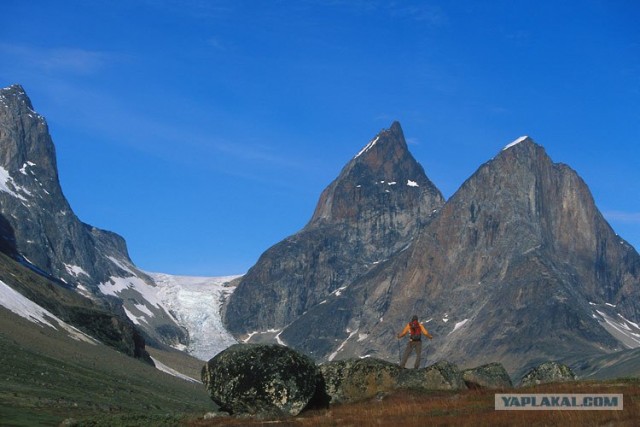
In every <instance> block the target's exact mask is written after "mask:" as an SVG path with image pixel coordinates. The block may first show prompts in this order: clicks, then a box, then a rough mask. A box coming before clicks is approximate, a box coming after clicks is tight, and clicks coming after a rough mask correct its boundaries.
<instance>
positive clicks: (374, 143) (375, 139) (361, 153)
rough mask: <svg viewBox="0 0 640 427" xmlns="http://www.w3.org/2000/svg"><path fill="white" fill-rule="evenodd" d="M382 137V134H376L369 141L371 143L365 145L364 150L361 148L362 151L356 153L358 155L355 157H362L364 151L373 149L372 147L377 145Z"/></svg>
mask: <svg viewBox="0 0 640 427" xmlns="http://www.w3.org/2000/svg"><path fill="white" fill-rule="evenodd" d="M379 139H380V136H376V137H375V138H373V139H372V140H371V141H369V143H368V144H367V145H365V146H364V148H363V149H362V150H360V152H359V153H358V154H356V156H355V157H354V159H357V158H358V157H360V156H361V155H363V154H364V153H366V152H367V151H369V150H371V148H372V147H373V146H374V145H376V143H377V142H378V140H379Z"/></svg>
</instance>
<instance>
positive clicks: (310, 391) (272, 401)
mask: <svg viewBox="0 0 640 427" xmlns="http://www.w3.org/2000/svg"><path fill="white" fill-rule="evenodd" d="M317 381H318V371H317V367H316V365H315V364H314V362H313V361H312V360H311V359H310V358H308V357H306V356H304V355H302V354H300V353H298V352H296V351H294V350H291V349H289V348H287V347H284V346H281V345H273V344H272V345H264V344H235V345H233V346H231V347H229V348H228V349H226V350H224V351H223V352H221V353H219V354H218V355H216V356H215V357H214V358H213V359H211V360H209V361H208V362H207V363H206V364H205V366H204V367H203V368H202V382H203V383H204V385H205V387H206V388H207V391H208V392H209V395H210V396H211V399H212V400H213V401H214V402H215V403H217V404H218V405H219V406H220V408H221V409H222V410H224V411H227V412H229V413H231V414H233V415H238V414H250V415H258V416H273V415H275V416H279V415H292V416H295V415H298V414H299V413H300V411H302V410H303V409H304V408H305V407H306V406H307V404H308V403H309V402H310V401H311V399H312V398H313V397H314V394H315V392H316V384H317Z"/></svg>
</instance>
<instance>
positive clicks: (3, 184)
mask: <svg viewBox="0 0 640 427" xmlns="http://www.w3.org/2000/svg"><path fill="white" fill-rule="evenodd" d="M9 185H10V186H9ZM11 187H13V188H11ZM0 191H2V192H5V193H8V194H10V195H12V196H13V197H15V198H17V199H20V200H22V201H23V202H26V201H27V199H26V198H24V196H22V195H20V194H18V193H16V191H22V192H23V193H26V194H27V195H31V193H29V192H28V191H27V190H25V189H24V188H22V187H20V186H18V185H16V183H15V182H13V178H12V177H11V175H9V171H8V170H6V169H5V168H3V167H2V166H0Z"/></svg>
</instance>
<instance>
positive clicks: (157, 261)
mask: <svg viewBox="0 0 640 427" xmlns="http://www.w3.org/2000/svg"><path fill="white" fill-rule="evenodd" d="M0 9H1V10H2V23H1V24H0V86H2V87H4V86H8V85H10V84H13V83H20V84H22V85H23V86H24V87H25V89H26V91H27V94H28V95H29V96H30V97H31V100H32V102H33V104H34V107H35V109H36V110H37V111H38V112H39V113H41V114H43V115H44V116H45V117H46V118H47V120H48V123H49V128H50V131H51V134H52V137H53V139H54V142H55V144H56V149H57V156H58V166H59V171H60V179H61V183H62V188H63V190H64V193H65V195H66V196H67V198H68V199H69V202H70V203H71V206H72V208H73V209H74V210H75V212H76V213H77V214H78V216H79V217H80V219H81V220H83V221H84V222H86V223H89V224H91V225H94V226H97V227H100V228H104V229H107V230H111V231H115V232H117V233H119V234H121V235H122V236H123V237H125V239H126V240H127V242H128V246H129V252H130V255H131V257H132V259H133V260H134V262H135V263H136V264H137V265H138V266H139V267H141V268H143V269H145V270H147V271H154V272H165V273H172V274H188V275H227V274H236V273H243V272H245V271H246V270H247V269H248V268H250V267H251V266H252V265H253V264H254V263H255V262H256V260H257V259H258V257H259V256H260V254H261V253H262V252H264V251H265V250H266V249H267V248H268V247H269V246H271V245H273V244H274V243H276V242H278V241H280V240H282V239H283V238H285V237H286V236H288V235H290V234H293V233H295V232H296V231H298V230H300V229H301V228H302V227H303V226H304V225H305V224H306V222H307V221H308V220H309V219H310V217H311V215H312V213H313V209H314V207H315V204H316V202H317V200H318V197H319V195H320V193H321V191H322V190H323V189H324V188H325V187H326V186H327V185H328V184H329V183H330V182H331V181H332V180H333V179H334V178H335V177H337V175H338V174H339V172H340V170H341V168H342V167H343V166H344V165H345V164H346V163H347V162H348V161H349V160H350V159H351V158H352V157H353V156H354V155H355V154H356V153H357V152H358V151H359V150H360V149H361V148H362V147H363V146H364V145H365V144H366V143H367V142H368V141H369V140H370V139H371V138H372V137H374V136H375V134H377V133H378V132H379V131H380V130H381V129H383V128H388V127H389V126H390V124H391V123H392V121H394V120H398V121H400V123H401V124H402V126H403V129H404V132H405V136H406V137H407V139H408V142H409V148H410V150H411V152H412V153H413V155H414V156H415V157H416V159H417V160H418V161H419V162H420V163H421V164H422V166H423V167H424V168H425V171H426V173H427V175H428V176H429V178H430V179H431V180H432V181H433V182H434V183H435V184H436V185H437V186H438V187H439V188H440V190H441V191H442V192H443V194H444V195H445V197H450V196H451V195H452V194H453V193H454V192H455V191H456V190H457V189H458V187H459V186H460V185H461V184H462V183H463V182H464V180H465V179H467V178H468V177H469V176H470V175H471V174H472V173H473V172H474V171H475V170H476V169H477V168H478V167H479V166H480V165H481V164H483V163H484V162H486V161H487V160H489V159H491V158H492V157H493V156H495V155H496V154H497V153H498V152H499V151H500V149H501V148H502V147H503V146H505V145H506V144H508V143H509V142H511V141H512V140H514V139H516V138H518V137H519V136H521V135H529V136H531V137H532V138H533V139H534V140H535V141H536V142H537V143H539V144H540V145H542V146H544V147H545V148H546V150H547V152H548V153H549V155H550V156H551V158H552V159H553V160H554V161H556V162H562V163H566V164H568V165H570V166H571V167H572V168H573V169H575V170H576V171H577V172H578V173H579V174H580V176H582V178H583V179H584V180H585V181H586V182H587V184H588V185H589V186H590V188H591V190H592V192H593V194H594V197H595V199H596V203H597V205H598V207H599V208H600V210H601V211H602V212H603V213H604V215H605V217H606V218H607V219H608V220H609V222H610V224H611V225H612V226H613V228H614V229H615V230H616V232H618V233H619V234H620V235H621V236H622V237H623V238H625V239H627V240H628V241H629V242H630V243H632V244H633V245H634V246H635V247H636V248H640V159H639V158H640V25H638V22H640V2H638V1H635V0H627V1H625V0H599V1H595V0H584V1H555V0H554V1H547V0H536V1H518V0H495V1H461V0H456V1H448V0H441V1H411V0H405V1H400V0H398V1H376V0H372V1H364V0H327V1H320V0H296V1H294V0H291V1H278V0H273V1H261V0H254V1H239V0H211V1H205V0H180V1H179V0H171V1H162V0H127V1H115V0H95V1H93V0H92V1H87V0H61V1H49V0H47V1H45V0H41V1H38V0H4V1H3V2H2V5H1V6H0Z"/></svg>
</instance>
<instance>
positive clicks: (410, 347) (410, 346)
mask: <svg viewBox="0 0 640 427" xmlns="http://www.w3.org/2000/svg"><path fill="white" fill-rule="evenodd" d="M414 350H415V352H416V363H414V365H413V367H414V368H415V369H418V368H419V367H420V356H421V355H422V341H411V340H409V342H408V343H407V348H405V350H404V354H403V355H402V362H400V367H401V368H404V365H406V364H407V360H408V359H409V356H410V355H411V352H412V351H414Z"/></svg>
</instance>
